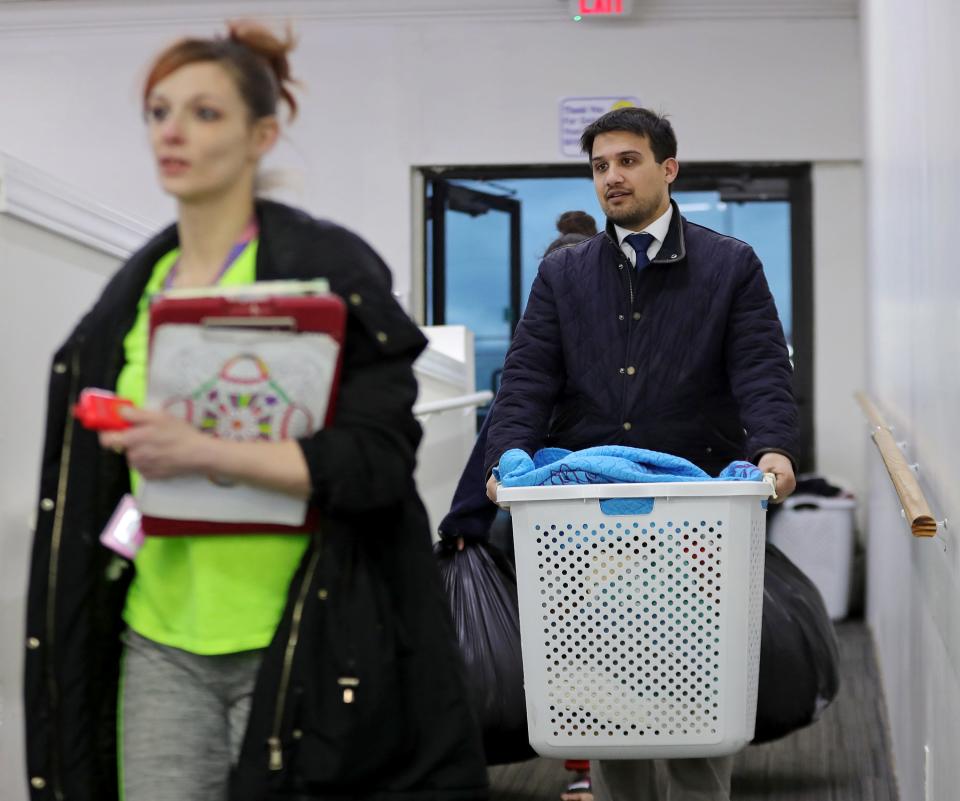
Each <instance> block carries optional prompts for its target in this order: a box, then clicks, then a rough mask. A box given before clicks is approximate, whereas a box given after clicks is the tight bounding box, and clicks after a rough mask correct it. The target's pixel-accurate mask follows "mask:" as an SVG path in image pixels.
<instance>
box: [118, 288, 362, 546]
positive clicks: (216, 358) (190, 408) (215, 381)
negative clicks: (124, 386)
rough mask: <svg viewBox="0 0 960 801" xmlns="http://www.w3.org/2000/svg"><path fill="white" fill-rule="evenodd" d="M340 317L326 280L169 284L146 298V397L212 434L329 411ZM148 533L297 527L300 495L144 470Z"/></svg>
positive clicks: (311, 424) (301, 433)
mask: <svg viewBox="0 0 960 801" xmlns="http://www.w3.org/2000/svg"><path fill="white" fill-rule="evenodd" d="M345 322H346V309H345V306H344V304H343V301H342V300H341V299H340V298H339V297H337V296H336V295H332V294H330V293H329V291H328V285H327V282H326V281H322V280H321V281H309V282H299V281H280V282H261V283H256V284H250V285H246V286H235V287H211V288H207V289H202V290H193V289H187V290H172V291H169V292H165V293H162V294H160V295H158V296H156V297H155V298H154V300H153V302H152V303H151V308H150V354H149V368H148V391H147V405H148V406H149V407H150V408H154V409H163V410H165V411H167V412H168V413H170V414H172V415H174V416H175V417H179V418H180V419H183V420H185V421H187V422H189V423H190V424H192V425H193V426H195V427H197V428H198V429H200V430H201V431H204V432H205V433H208V434H210V435H212V436H216V437H220V438H224V439H235V440H243V441H248V440H262V441H277V440H283V439H298V438H301V437H305V436H309V435H310V434H312V433H314V432H316V431H318V430H319V429H320V428H322V427H323V425H324V424H325V422H326V421H328V420H330V419H331V418H332V414H333V408H334V403H335V398H336V387H337V382H338V377H339V365H340V350H341V344H342V342H343V335H344V329H345ZM137 501H138V504H139V506H140V509H141V511H142V513H143V515H144V530H145V531H146V533H147V534H151V535H170V534H187V533H189V534H216V533H236V532H270V531H303V530H305V529H306V528H308V527H309V522H310V521H309V520H308V519H307V511H308V509H307V504H306V503H305V502H304V501H301V500H297V499H296V498H292V497H290V496H287V495H285V494H283V493H279V492H274V491H270V490H266V489H261V488H258V487H253V486H249V485H245V484H239V483H231V482H229V481H226V480H224V479H223V478H221V477H217V476H209V477H204V476H196V475H193V476H179V477H176V478H172V479H163V480H143V481H142V482H141V483H140V487H139V490H138V497H137Z"/></svg>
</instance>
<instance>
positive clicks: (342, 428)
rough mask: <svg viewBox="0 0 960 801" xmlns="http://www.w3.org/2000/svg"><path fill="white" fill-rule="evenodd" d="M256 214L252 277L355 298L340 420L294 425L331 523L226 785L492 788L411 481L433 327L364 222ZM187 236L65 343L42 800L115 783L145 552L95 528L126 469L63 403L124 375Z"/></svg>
mask: <svg viewBox="0 0 960 801" xmlns="http://www.w3.org/2000/svg"><path fill="white" fill-rule="evenodd" d="M257 215H258V217H259V220H260V246H259V250H258V255H257V265H256V273H257V278H258V280H276V279H310V278H318V277H323V278H327V279H328V280H329V282H330V287H331V290H332V291H333V292H335V293H336V294H338V295H339V296H341V297H342V298H343V299H344V300H345V301H346V303H347V306H348V309H349V315H348V323H347V336H346V343H345V346H344V354H343V356H344V361H343V369H342V381H341V386H340V391H339V397H338V400H337V411H336V416H335V419H334V422H333V424H332V425H330V426H329V427H327V428H326V429H324V430H323V431H320V432H319V433H317V434H316V435H314V436H313V437H312V438H310V439H307V440H304V441H302V442H301V446H302V448H303V452H304V455H305V457H306V460H307V463H308V465H309V469H310V475H311V480H312V484H313V489H314V494H313V499H312V502H313V503H314V504H315V505H316V507H317V508H318V509H319V511H320V516H321V523H320V525H319V528H318V530H317V532H316V533H315V534H314V536H313V538H312V543H311V546H310V548H309V549H308V551H307V553H306V554H305V556H304V559H303V562H302V563H301V565H300V568H299V569H298V571H297V574H296V576H295V578H294V580H293V581H292V583H291V586H290V591H289V596H288V600H287V605H286V609H285V611H284V614H283V618H282V621H281V623H280V625H279V627H278V629H277V632H276V634H275V636H274V639H273V641H272V643H271V644H270V646H269V648H268V649H267V652H266V655H265V658H264V661H263V666H262V668H261V670H260V674H259V676H258V679H257V684H256V689H255V692H254V698H253V707H252V711H251V715H250V721H249V725H248V730H247V735H246V739H245V741H244V745H243V750H242V754H241V757H240V762H239V764H238V765H237V766H236V768H235V769H234V771H233V775H232V780H231V792H230V799H231V801H260V799H300V800H301V801H307V800H308V799H348V798H349V799H361V798H362V799H411V800H413V799H417V800H418V801H428V800H430V801H432V800H433V799H437V800H438V801H439V799H451V800H453V799H465V800H466V799H481V798H485V797H486V774H485V769H484V765H483V756H482V750H481V746H480V740H479V736H478V733H477V730H476V725H475V722H474V720H473V718H472V717H471V712H470V710H469V708H468V705H467V699H466V694H465V692H464V683H463V675H462V667H461V664H460V661H459V654H458V652H457V650H456V645H455V639H454V635H453V630H452V625H451V623H450V621H449V612H448V607H447V601H446V599H445V597H444V596H443V595H442V592H441V589H440V585H439V580H438V577H437V574H436V568H435V564H434V560H433V557H432V554H431V549H430V536H429V531H428V523H427V517H426V513H425V511H424V509H423V506H422V504H421V502H420V499H419V497H418V496H417V492H416V488H415V486H414V482H413V470H414V465H415V458H416V449H417V445H418V443H419V440H420V428H419V425H418V424H417V422H416V420H415V418H414V417H413V414H412V406H413V403H414V400H415V398H416V393H417V386H416V381H415V379H414V375H413V370H412V364H413V361H414V359H415V358H416V357H417V355H418V354H419V353H420V352H421V350H422V349H423V348H424V345H425V340H424V338H423V335H422V334H421V333H420V331H419V330H418V329H417V327H416V326H415V325H414V324H413V323H412V322H411V321H410V319H409V318H408V317H407V316H406V314H405V313H404V312H403V310H402V309H401V308H400V307H399V305H398V304H397V303H396V301H395V300H394V298H393V297H392V295H391V292H390V274H389V271H388V270H387V268H386V266H385V265H384V264H383V262H382V261H381V260H380V259H379V258H378V257H377V255H376V254H375V253H374V252H373V251H372V250H371V249H370V248H369V247H368V246H367V245H366V244H365V243H364V242H363V241H362V240H361V239H359V238H358V237H356V236H355V235H353V234H351V233H349V232H347V231H346V230H344V229H342V228H340V227H338V226H336V225H333V224H331V223H326V222H321V221H317V220H314V219H312V218H310V217H309V216H307V215H306V214H303V213H301V212H298V211H295V210H293V209H290V208H287V207H285V206H281V205H279V204H276V203H269V202H260V203H258V204H257ZM176 244H177V232H176V228H175V227H171V228H169V229H167V230H166V231H164V232H163V233H161V234H159V235H158V236H157V237H155V238H154V239H153V240H151V241H150V242H149V243H148V244H147V245H146V246H145V247H144V248H143V249H142V250H140V251H139V252H138V253H136V254H135V255H134V256H133V257H132V258H131V259H130V260H129V261H128V262H127V264H126V265H124V267H123V268H122V269H121V270H120V271H119V272H118V273H117V274H116V275H115V276H114V277H113V279H112V280H111V281H110V282H109V284H108V285H107V287H106V289H105V290H104V292H103V295H102V296H101V298H100V300H99V301H98V302H97V303H96V305H95V306H94V307H93V309H92V310H91V311H90V312H89V313H88V314H87V315H86V316H85V317H84V318H83V319H82V320H81V322H80V324H79V325H78V326H77V328H76V330H75V331H74V332H73V333H72V334H71V335H70V337H69V339H68V340H67V342H66V343H65V344H64V345H63V346H62V347H61V348H60V349H59V351H58V352H57V354H56V356H55V358H54V362H53V368H52V373H51V379H50V390H49V399H48V411H47V429H46V440H45V445H44V450H43V462H42V471H41V484H40V500H39V504H38V522H37V530H36V535H35V541H34V545H33V555H32V564H31V569H30V583H29V594H28V603H27V630H26V643H25V646H26V663H25V676H24V684H25V705H26V735H27V767H28V771H29V777H30V787H31V791H30V792H31V799H32V801H48V800H49V801H53V800H54V799H57V800H58V801H59V799H65V800H66V801H110V800H111V799H116V798H117V778H116V777H117V770H116V697H117V678H118V671H119V656H120V644H119V641H118V635H119V633H120V631H121V629H122V622H121V619H120V614H121V611H122V608H123V603H124V597H125V594H126V591H127V587H128V586H129V582H130V577H131V574H132V572H133V567H132V565H130V564H129V563H127V562H125V561H124V560H122V559H121V558H120V557H118V556H115V555H114V554H113V553H112V552H110V551H108V550H106V549H105V548H103V547H102V546H101V545H100V544H99V541H98V536H99V534H100V531H101V529H102V528H103V526H104V524H105V522H106V520H107V519H108V518H109V516H110V513H111V512H112V511H113V509H114V507H115V506H116V504H117V502H118V500H119V499H120V497H121V496H122V494H123V493H124V492H127V491H129V480H128V471H127V465H126V462H125V460H124V459H123V458H122V457H121V456H117V455H116V454H114V453H112V452H110V451H105V450H103V449H101V448H100V447H99V445H98V442H97V438H96V435H95V434H94V433H92V432H89V431H86V430H84V429H83V428H81V427H80V426H79V425H77V424H76V423H74V421H73V419H72V417H71V414H70V408H71V405H72V403H73V401H74V399H75V398H76V395H77V392H78V390H79V389H81V388H83V387H88V386H96V387H107V388H110V387H113V386H115V384H116V379H117V375H118V373H119V371H120V368H121V367H122V364H123V352H122V341H123V338H124V336H125V334H126V332H127V331H128V330H129V328H130V326H131V325H132V323H133V320H134V317H135V314H136V305H137V301H138V299H139V298H140V297H141V295H142V293H143V290H144V287H145V286H146V283H147V280H148V279H149V277H150V275H151V272H152V270H153V267H154V264H155V263H156V261H157V259H158V258H159V257H160V256H161V255H163V254H164V253H166V252H167V251H169V250H170V249H171V248H173V247H174V246H175V245H176ZM348 691H349V692H348Z"/></svg>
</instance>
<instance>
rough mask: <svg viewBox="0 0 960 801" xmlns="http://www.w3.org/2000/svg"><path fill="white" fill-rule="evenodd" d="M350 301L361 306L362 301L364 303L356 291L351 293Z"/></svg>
mask: <svg viewBox="0 0 960 801" xmlns="http://www.w3.org/2000/svg"><path fill="white" fill-rule="evenodd" d="M350 303H351V305H353V306H359V305H360V304H361V303H363V298H361V297H360V296H359V295H358V294H357V293H356V292H353V293H352V294H351V295H350Z"/></svg>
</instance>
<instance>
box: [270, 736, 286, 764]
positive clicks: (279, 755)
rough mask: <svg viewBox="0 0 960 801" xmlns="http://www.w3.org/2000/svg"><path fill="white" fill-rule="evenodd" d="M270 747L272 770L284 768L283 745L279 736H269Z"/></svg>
mask: <svg viewBox="0 0 960 801" xmlns="http://www.w3.org/2000/svg"><path fill="white" fill-rule="evenodd" d="M267 745H268V746H269V747H270V770H283V745H282V743H281V742H280V738H279V737H268V738H267Z"/></svg>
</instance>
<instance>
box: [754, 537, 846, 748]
mask: <svg viewBox="0 0 960 801" xmlns="http://www.w3.org/2000/svg"><path fill="white" fill-rule="evenodd" d="M839 686H840V653H839V648H838V646H837V638H836V635H835V634H834V630H833V623H832V622H831V620H830V616H829V615H828V614H827V610H826V607H825V606H824V604H823V599H822V598H821V597H820V592H819V590H817V588H816V587H815V586H814V585H813V582H811V581H810V579H808V578H807V577H806V575H805V574H804V573H803V572H802V571H801V570H800V569H799V568H798V567H797V566H796V565H794V564H793V562H791V561H790V560H789V559H788V558H787V557H786V556H784V554H783V552H782V551H781V550H780V549H779V548H777V547H776V546H774V545H771V544H770V543H769V542H768V543H767V551H766V567H765V569H764V574H763V628H762V635H761V641H760V679H759V684H758V688H757V728H756V733H755V735H754V738H753V742H754V744H757V743H765V742H769V741H770V740H776V739H778V738H780V737H783V736H785V735H787V734H790V732H792V731H796V730H797V729H800V728H802V727H804V726H807V725H808V724H810V723H813V721H815V720H816V719H817V718H818V717H819V716H820V713H821V712H822V711H823V710H824V709H826V707H827V706H829V704H830V702H831V701H833V699H834V698H835V697H836V694H837V690H838V689H839Z"/></svg>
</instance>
